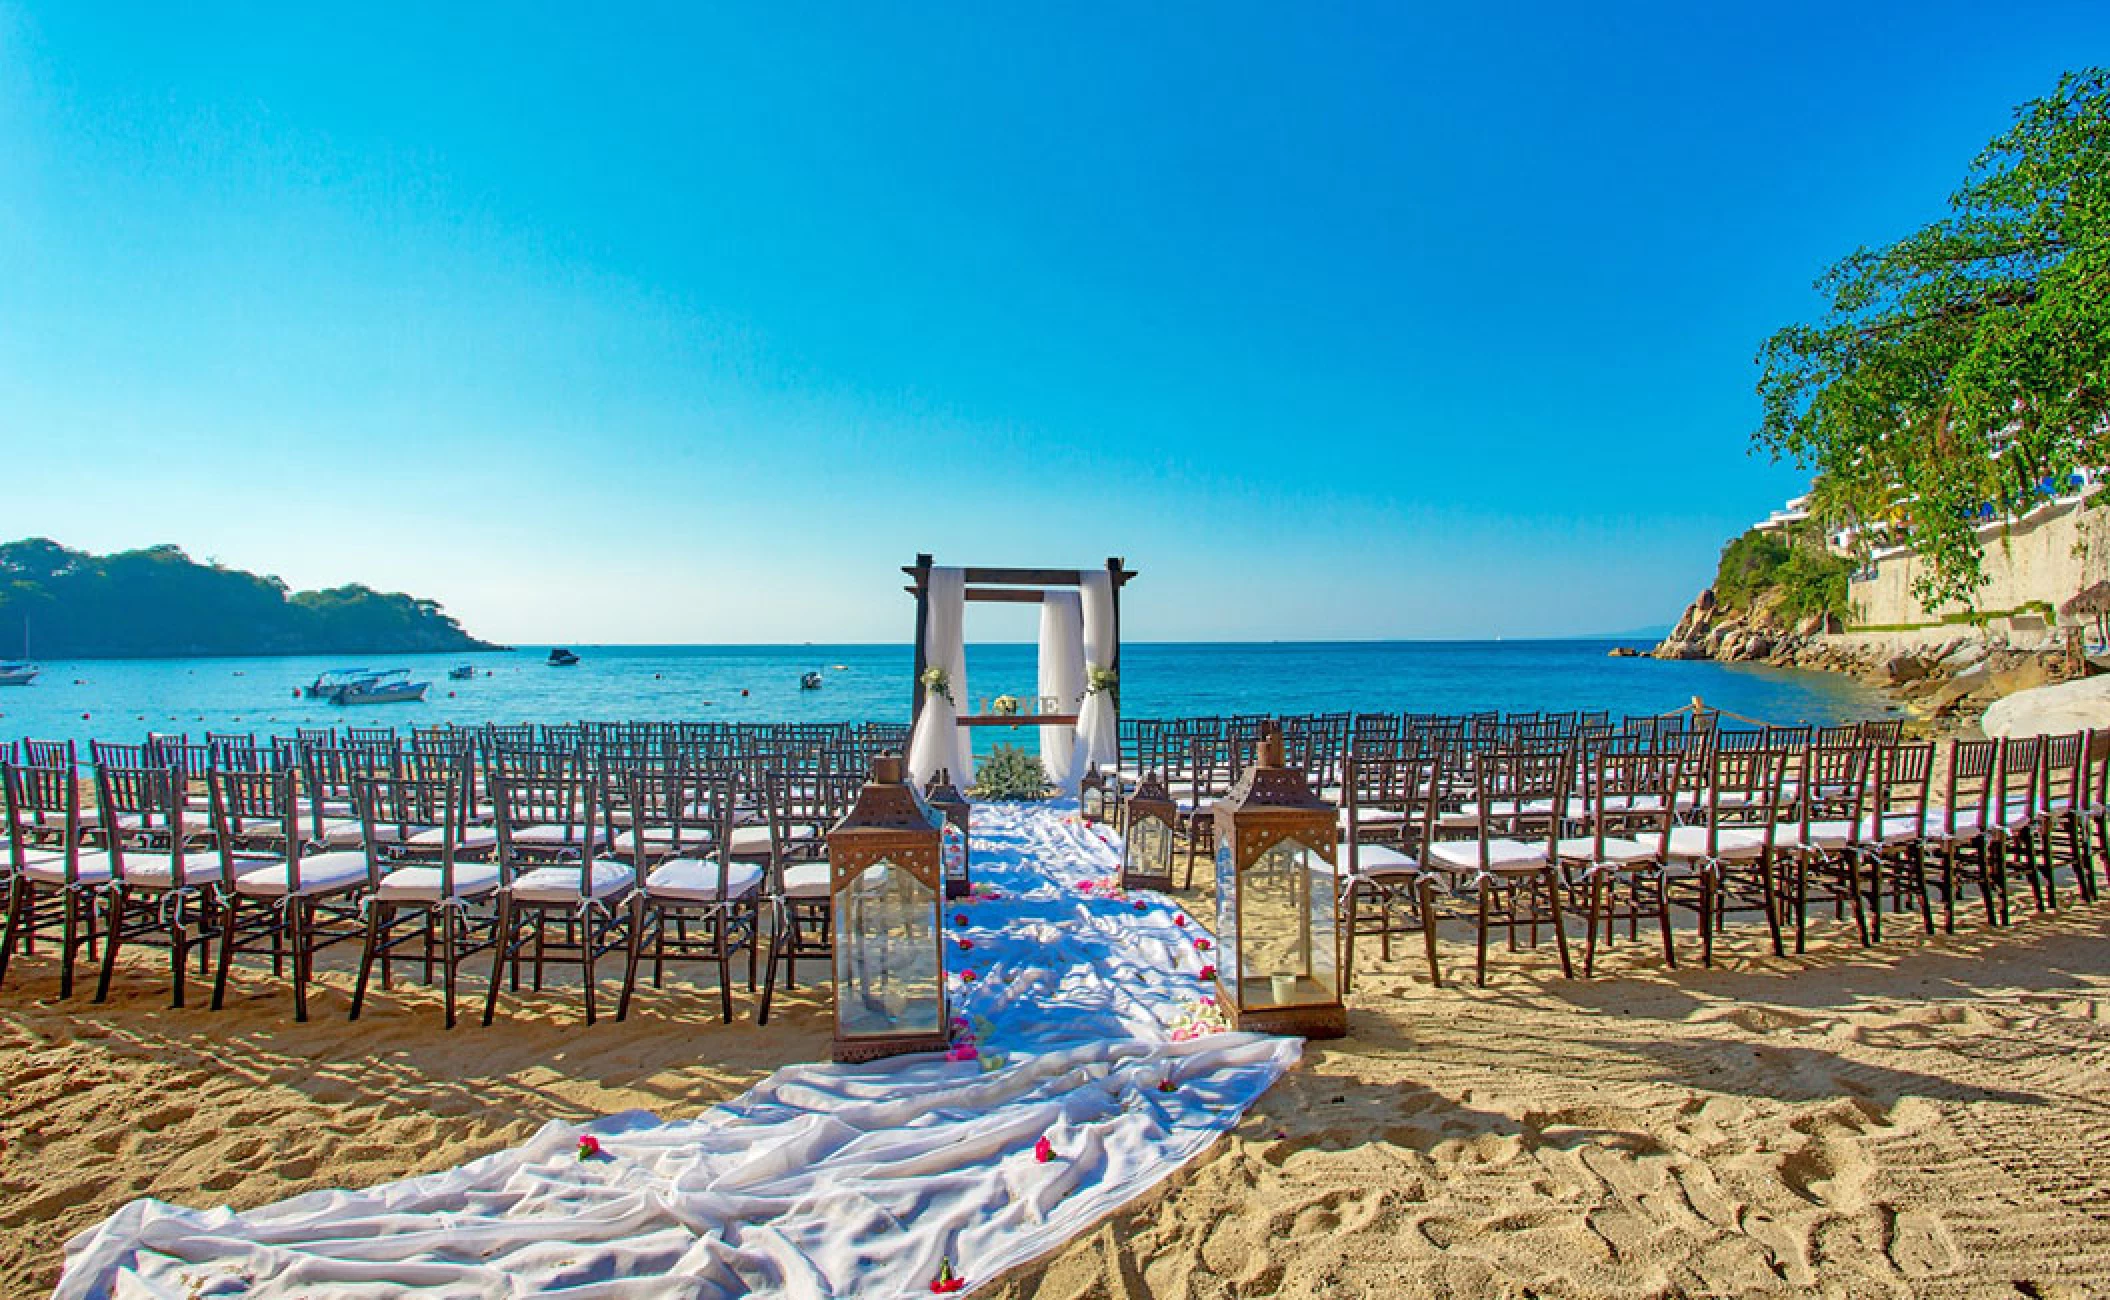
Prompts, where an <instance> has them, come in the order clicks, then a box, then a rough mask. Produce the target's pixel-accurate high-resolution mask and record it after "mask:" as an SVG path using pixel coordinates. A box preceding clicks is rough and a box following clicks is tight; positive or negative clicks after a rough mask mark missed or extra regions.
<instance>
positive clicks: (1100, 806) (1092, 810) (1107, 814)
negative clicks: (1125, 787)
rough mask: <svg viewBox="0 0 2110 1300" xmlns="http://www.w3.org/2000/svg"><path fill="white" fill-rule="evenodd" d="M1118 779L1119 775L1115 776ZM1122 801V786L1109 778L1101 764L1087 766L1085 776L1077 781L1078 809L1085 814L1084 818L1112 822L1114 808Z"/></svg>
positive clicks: (1115, 779) (1091, 820)
mask: <svg viewBox="0 0 2110 1300" xmlns="http://www.w3.org/2000/svg"><path fill="white" fill-rule="evenodd" d="M1118 780H1119V778H1118V777H1116V778H1114V781H1118ZM1110 784H1113V789H1111V790H1109V789H1108V788H1107V787H1108V786H1109V785H1110ZM1120 803H1121V791H1120V787H1119V786H1118V785H1117V784H1114V783H1113V782H1110V781H1109V780H1108V778H1107V776H1106V774H1105V773H1104V772H1101V771H1100V770H1099V765H1098V764H1097V763H1093V764H1092V765H1091V766H1090V767H1088V768H1086V769H1085V772H1084V778H1083V779H1082V780H1080V781H1079V782H1078V783H1077V804H1078V811H1079V812H1082V813H1083V814H1084V820H1086V821H1088V822H1110V821H1112V820H1113V819H1114V810H1115V809H1116V808H1118V807H1119V806H1120Z"/></svg>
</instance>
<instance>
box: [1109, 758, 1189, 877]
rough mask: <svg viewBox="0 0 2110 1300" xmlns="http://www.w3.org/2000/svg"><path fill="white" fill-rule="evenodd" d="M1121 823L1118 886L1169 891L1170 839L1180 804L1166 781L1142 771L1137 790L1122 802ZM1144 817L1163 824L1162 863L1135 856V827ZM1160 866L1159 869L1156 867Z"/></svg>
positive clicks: (1171, 838)
mask: <svg viewBox="0 0 2110 1300" xmlns="http://www.w3.org/2000/svg"><path fill="white" fill-rule="evenodd" d="M1121 807H1122V815H1121V825H1122V832H1121V834H1122V839H1121V888H1123V889H1155V890H1159V891H1161V892H1169V891H1170V890H1171V889H1172V840H1173V834H1174V832H1175V831H1177V830H1178V829H1179V821H1180V806H1179V804H1178V803H1176V802H1174V801H1173V798H1172V795H1171V794H1170V793H1169V792H1168V791H1167V790H1166V789H1165V782H1164V779H1163V778H1162V777H1160V776H1159V775H1158V774H1157V773H1156V772H1145V773H1144V774H1143V779H1142V780H1141V781H1140V782H1138V783H1137V785H1136V792H1135V793H1134V794H1132V795H1130V796H1128V799H1127V800H1126V802H1124V803H1123V804H1122V805H1121ZM1146 821H1154V822H1157V823H1159V824H1161V825H1162V826H1163V827H1164V835H1165V840H1164V843H1165V860H1164V862H1163V863H1146V864H1139V863H1137V861H1136V858H1135V844H1136V827H1137V826H1139V825H1141V824H1143V823H1144V822H1146ZM1160 866H1162V868H1163V869H1162V871H1160V870H1158V869H1157V868H1159V867H1160Z"/></svg>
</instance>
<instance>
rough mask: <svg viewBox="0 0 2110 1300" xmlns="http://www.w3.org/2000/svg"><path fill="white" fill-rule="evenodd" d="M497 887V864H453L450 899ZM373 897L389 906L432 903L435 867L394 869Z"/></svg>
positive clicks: (436, 882)
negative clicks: (387, 903)
mask: <svg viewBox="0 0 2110 1300" xmlns="http://www.w3.org/2000/svg"><path fill="white" fill-rule="evenodd" d="M496 888H498V865H497V864H496V863H492V862H457V863H455V864H454V896H455V897H456V898H475V897H476V896H477V895H479V894H488V893H490V892H491V891H492V890H494V889H496ZM377 896H378V897H381V898H384V899H386V900H388V901H389V902H391V903H432V902H437V901H438V900H439V896H440V869H439V868H438V867H397V868H396V869H395V870H394V871H391V872H389V873H388V874H387V875H385V876H383V877H381V888H380V889H379V890H378V891H377Z"/></svg>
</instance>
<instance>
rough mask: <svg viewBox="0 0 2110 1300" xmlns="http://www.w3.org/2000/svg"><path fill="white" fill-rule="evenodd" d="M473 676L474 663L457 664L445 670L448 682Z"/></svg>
mask: <svg viewBox="0 0 2110 1300" xmlns="http://www.w3.org/2000/svg"><path fill="white" fill-rule="evenodd" d="M474 676H476V665H475V664H458V665H456V666H455V667H453V668H449V669H448V670H447V680H448V681H450V682H466V681H468V680H469V679H470V678H472V677H474Z"/></svg>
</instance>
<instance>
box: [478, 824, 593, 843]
mask: <svg viewBox="0 0 2110 1300" xmlns="http://www.w3.org/2000/svg"><path fill="white" fill-rule="evenodd" d="M593 838H594V842H595V843H596V844H606V843H607V842H608V828H607V827H605V826H596V827H594V828H593ZM585 840H586V834H585V827H583V826H560V825H557V824H555V823H552V824H550V825H547V826H523V827H521V828H520V829H519V830H517V831H514V832H513V843H515V844H525V845H531V846H533V847H535V848H538V849H540V848H563V847H565V846H567V845H573V844H583V843H584V842H585ZM497 842H498V841H497V839H496V837H495V835H494V837H493V839H492V843H494V844H495V843H497Z"/></svg>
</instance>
